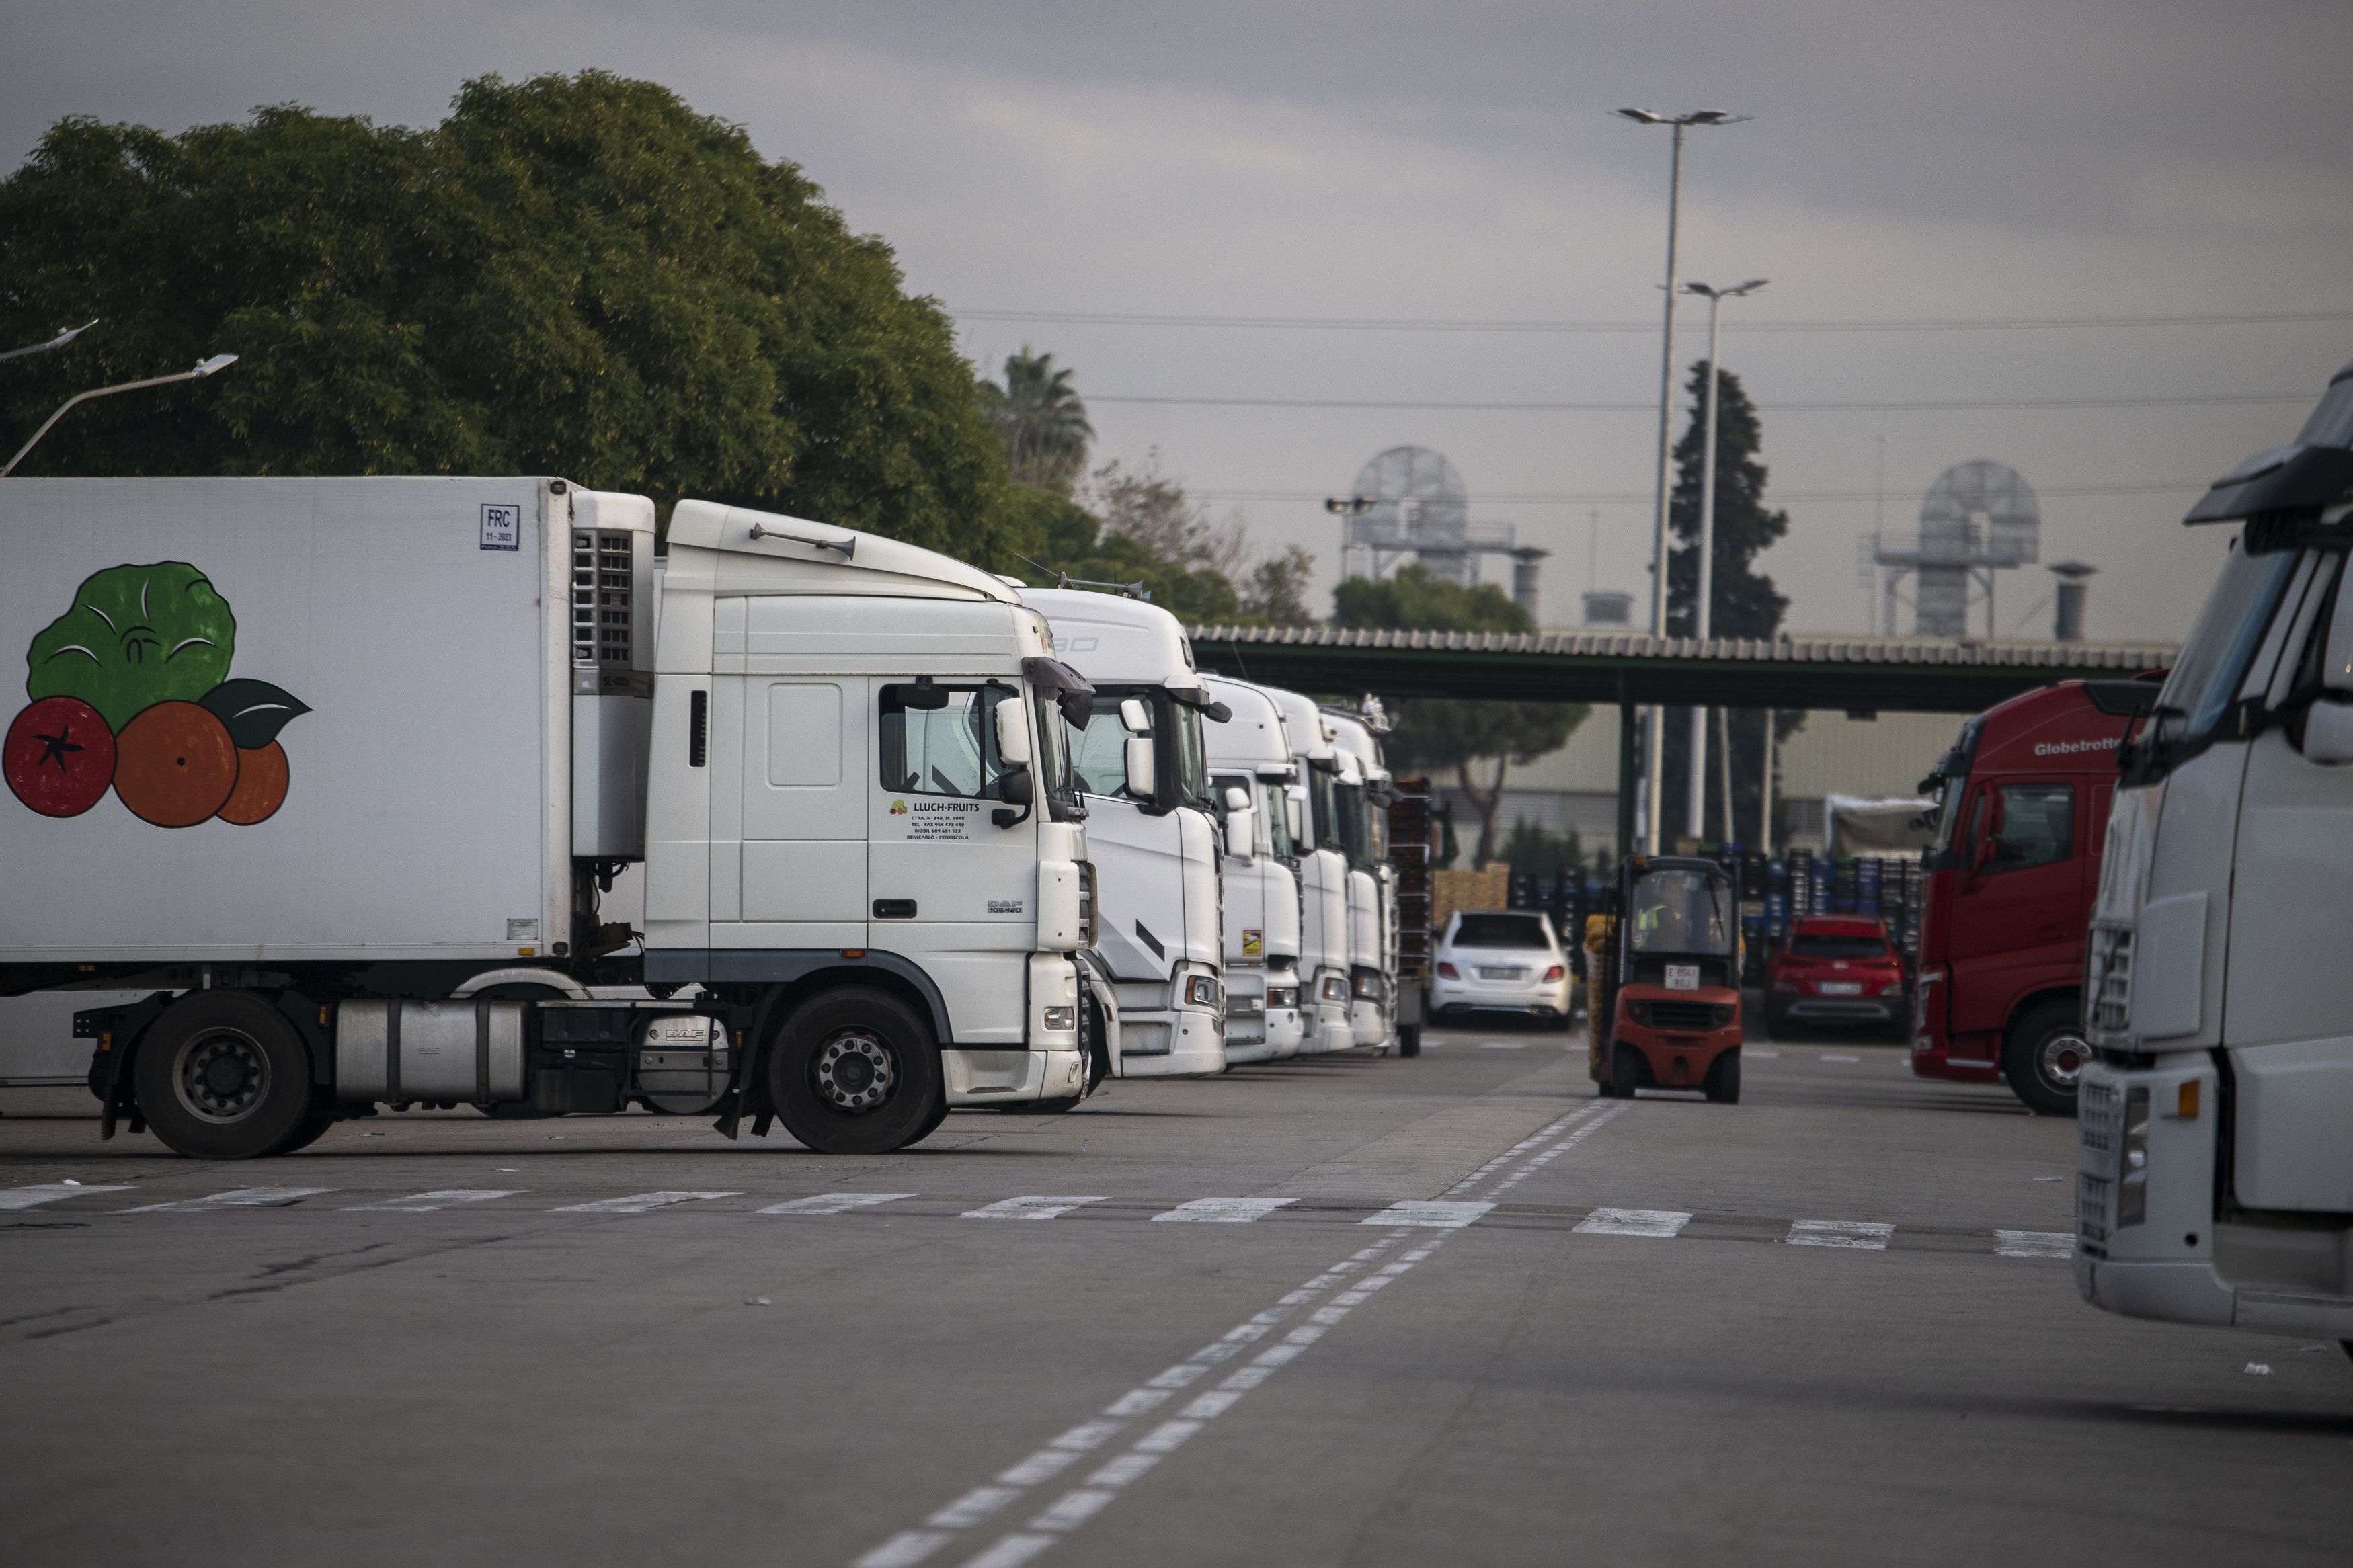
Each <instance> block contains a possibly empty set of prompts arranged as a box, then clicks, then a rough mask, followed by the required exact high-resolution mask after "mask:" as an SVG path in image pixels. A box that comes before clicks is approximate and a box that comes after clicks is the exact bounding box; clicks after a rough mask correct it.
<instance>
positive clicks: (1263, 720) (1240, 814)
mask: <svg viewBox="0 0 2353 1568" xmlns="http://www.w3.org/2000/svg"><path fill="white" fill-rule="evenodd" d="M1205 684H1206V685H1207V686H1208V689H1209V694H1210V695H1211V696H1212V697H1215V698H1216V699H1217V700H1219V701H1220V702H1222V703H1224V704H1225V705H1226V708H1227V710H1229V712H1230V713H1231V714H1232V715H1233V716H1232V717H1231V718H1230V719H1229V720H1228V721H1226V722H1224V723H1223V724H1219V725H1215V726H1212V727H1211V728H1210V730H1209V731H1208V739H1209V795H1210V798H1211V800H1212V802H1213V803H1214V804H1215V805H1216V806H1217V807H1218V810H1219V821H1220V831H1221V832H1222V834H1223V837H1224V847H1225V850H1226V859H1225V879H1224V888H1225V896H1226V1059H1227V1060H1228V1061H1229V1062H1262V1061H1274V1060H1279V1059H1281V1058H1285V1057H1294V1056H1297V1055H1298V1054H1299V1041H1300V1026H1299V1016H1300V1015H1299V985H1300V980H1299V908H1300V897H1299V876H1298V873H1297V871H1296V870H1294V869H1293V865H1294V857H1293V846H1292V837H1291V823H1292V819H1293V817H1294V816H1301V815H1302V812H1301V809H1300V805H1298V804H1297V803H1294V802H1293V799H1292V795H1291V788H1290V786H1291V784H1292V781H1293V779H1294V778H1296V777H1297V776H1298V773H1299V766H1298V764H1297V763H1294V762H1293V761H1292V760H1291V748H1290V746H1289V745H1288V744H1287V743H1286V742H1285V741H1284V739H1283V731H1282V710H1280V709H1279V708H1277V707H1276V706H1275V705H1274V700H1273V699H1272V698H1271V697H1269V696H1268V695H1267V694H1266V693H1265V692H1264V691H1261V689H1258V688H1257V687H1255V686H1252V685H1250V683H1249V682H1248V681H1242V680H1228V679H1224V678H1223V677H1220V676H1214V675H1213V676H1210V677H1208V679H1207V680H1206V682H1205Z"/></svg>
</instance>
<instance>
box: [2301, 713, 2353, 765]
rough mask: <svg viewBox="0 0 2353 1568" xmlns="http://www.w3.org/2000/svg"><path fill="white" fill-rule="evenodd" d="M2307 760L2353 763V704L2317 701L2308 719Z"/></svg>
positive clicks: (2305, 733)
mask: <svg viewBox="0 0 2353 1568" xmlns="http://www.w3.org/2000/svg"><path fill="white" fill-rule="evenodd" d="M2304 759H2305V761H2306V762H2308V763H2329V764H2331V765H2334V764H2337V763H2353V704H2348V703H2344V702H2327V701H2320V702H2315V703H2314V704H2313V705H2312V707H2311V708H2310V709H2309V710H2307V711H2306V713H2305V716H2304Z"/></svg>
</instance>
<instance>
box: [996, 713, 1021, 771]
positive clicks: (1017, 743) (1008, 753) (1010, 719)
mask: <svg viewBox="0 0 2353 1568" xmlns="http://www.w3.org/2000/svg"><path fill="white" fill-rule="evenodd" d="M997 756H998V757H1000V758H1002V759H1003V760H1004V762H1005V764H1006V765H1007V766H1008V767H1017V768H1018V767H1028V766H1029V721H1028V716H1027V715H1026V714H1024V713H1023V712H1022V710H1021V700H1020V699H1019V698H1018V697H1009V698H1007V699H1005V700H1002V701H1000V702H998V703H997Z"/></svg>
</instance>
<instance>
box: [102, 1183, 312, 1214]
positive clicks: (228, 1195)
mask: <svg viewBox="0 0 2353 1568" xmlns="http://www.w3.org/2000/svg"><path fill="white" fill-rule="evenodd" d="M334 1190H335V1189H334V1188H332V1187H234V1188H231V1189H230V1190H229V1191H227V1192H225V1193H210V1194H206V1195H205V1196H203V1197H201V1198H183V1199H181V1200H180V1201H179V1202H178V1203H172V1204H141V1205H139V1206H138V1207H137V1208H135V1209H125V1210H123V1211H122V1212H123V1213H125V1214H168V1213H174V1212H177V1213H186V1212H188V1211H191V1210H197V1209H282V1208H285V1207H286V1206H287V1205H290V1204H298V1203H301V1201H302V1200H303V1199H304V1198H314V1197H317V1196H318V1195H319V1194H321V1193H332V1192H333V1191H334Z"/></svg>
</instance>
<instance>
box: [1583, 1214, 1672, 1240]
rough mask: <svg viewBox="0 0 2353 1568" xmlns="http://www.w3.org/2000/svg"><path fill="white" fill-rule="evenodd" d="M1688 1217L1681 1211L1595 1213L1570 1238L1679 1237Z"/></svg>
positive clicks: (1588, 1216) (1586, 1218) (1587, 1216)
mask: <svg viewBox="0 0 2353 1568" xmlns="http://www.w3.org/2000/svg"><path fill="white" fill-rule="evenodd" d="M1691 1217H1692V1216H1691V1215H1687V1214H1685V1213H1683V1211H1682V1210H1680V1209H1595V1210H1594V1211H1593V1212H1592V1213H1591V1214H1589V1215H1586V1216H1585V1217H1584V1218H1583V1219H1581V1220H1579V1221H1578V1222H1577V1225H1576V1226H1574V1227H1573V1228H1572V1229H1571V1231H1570V1234H1571V1235H1573V1236H1651V1237H1672V1236H1676V1235H1679V1234H1681V1233H1682V1231H1683V1226H1687V1225H1689V1224H1691Z"/></svg>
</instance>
